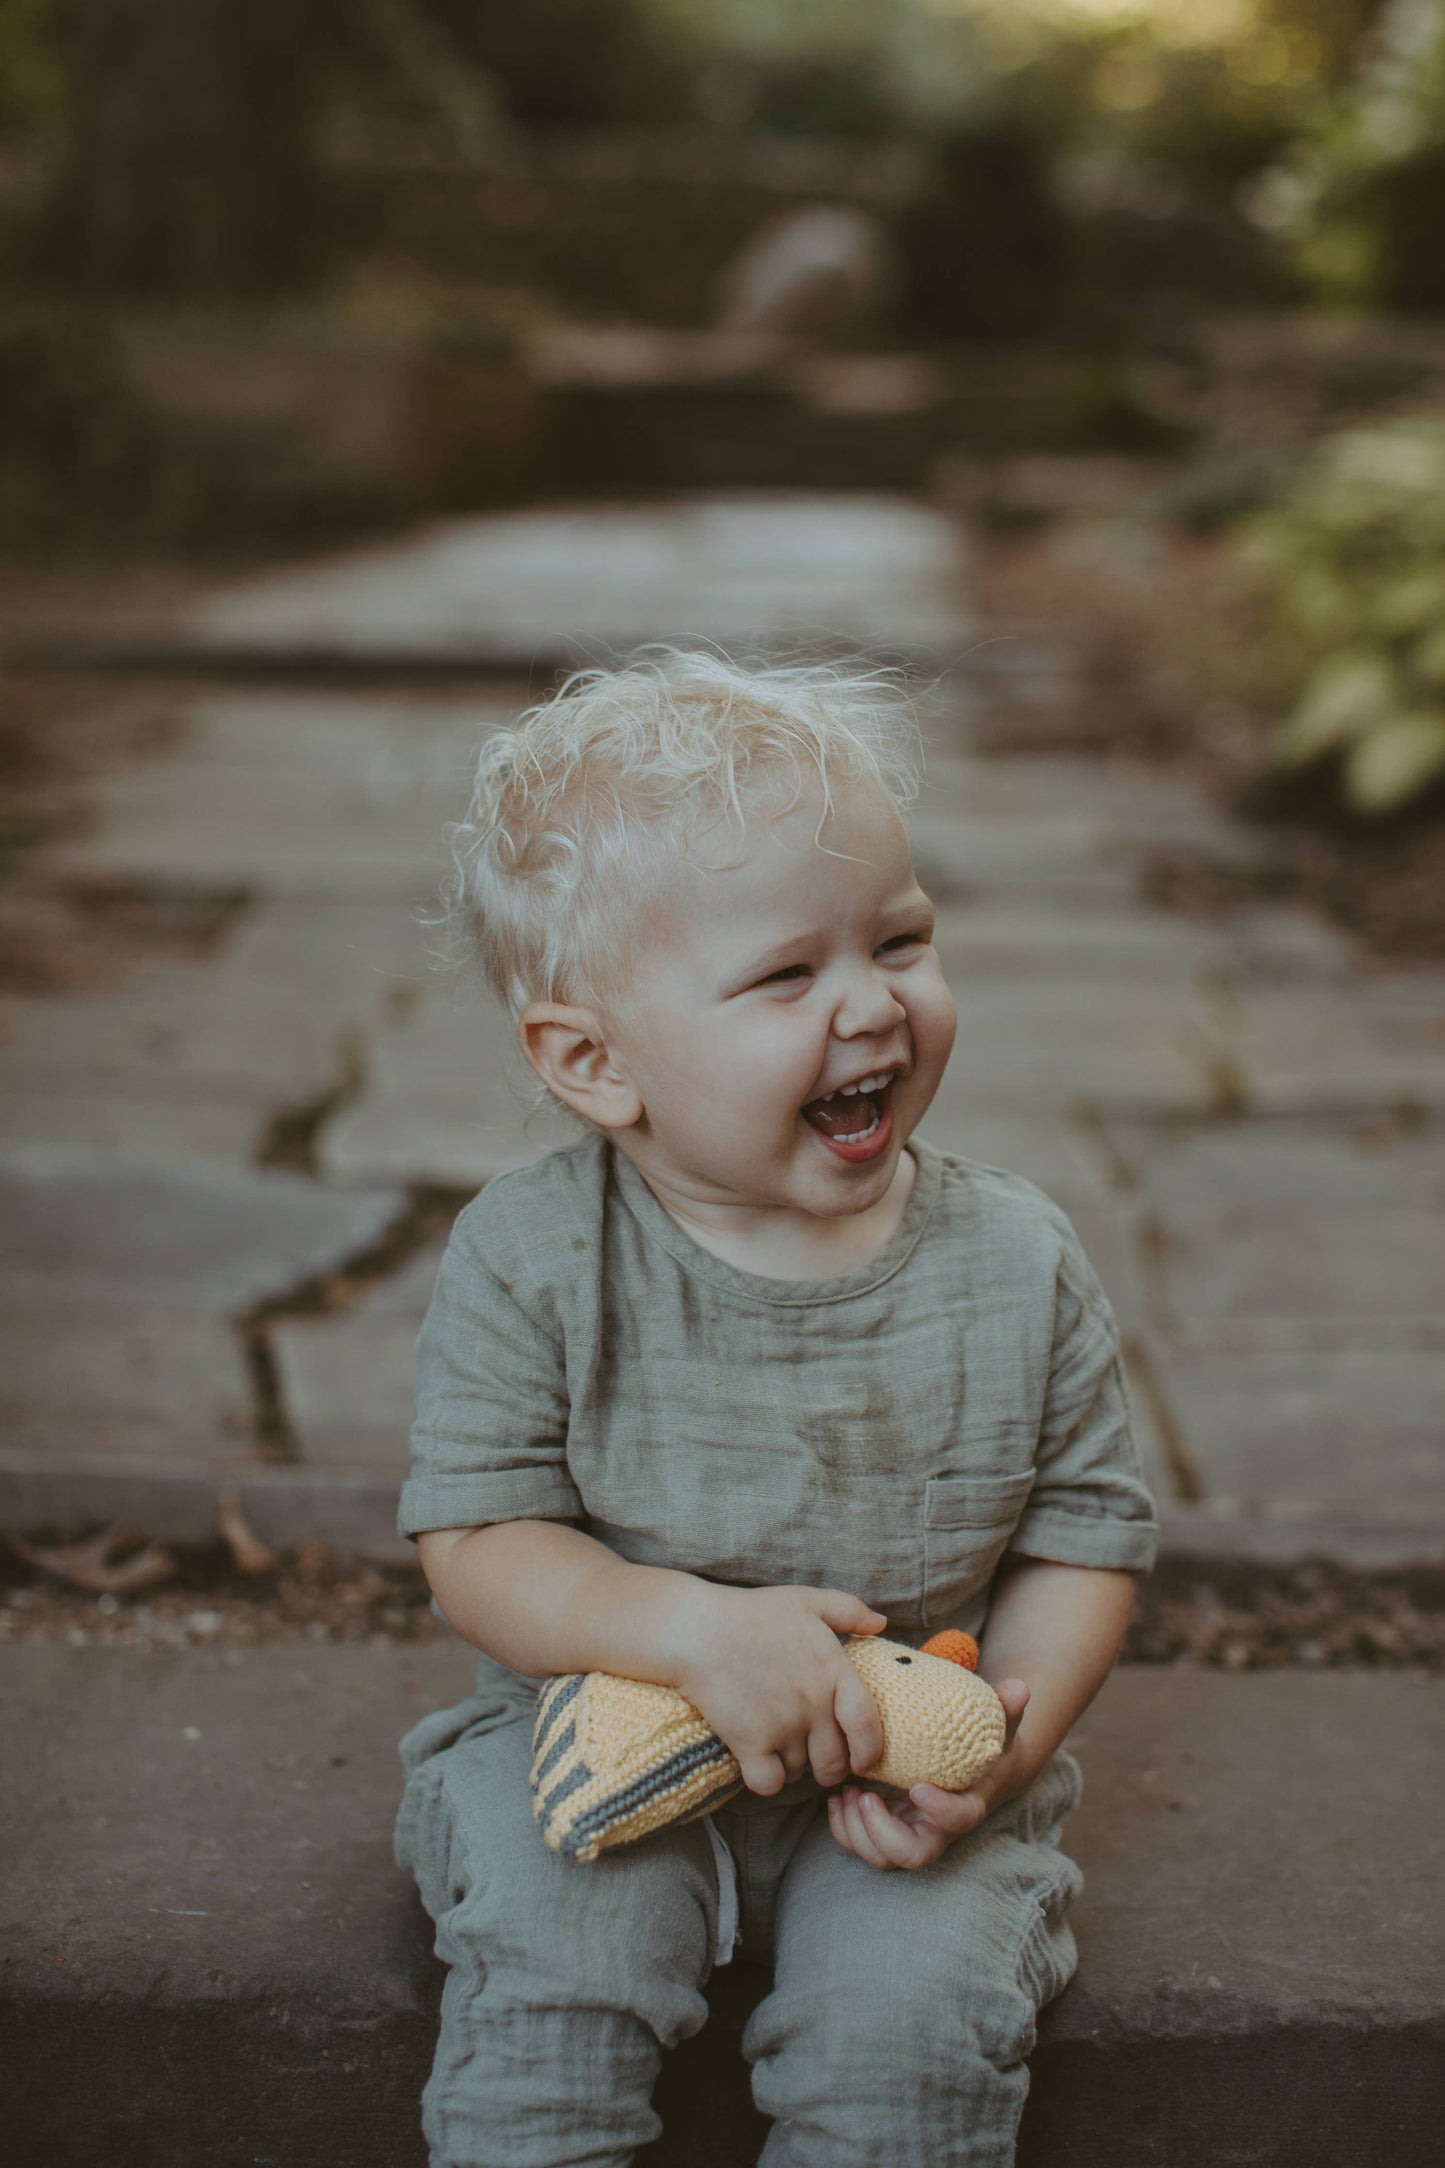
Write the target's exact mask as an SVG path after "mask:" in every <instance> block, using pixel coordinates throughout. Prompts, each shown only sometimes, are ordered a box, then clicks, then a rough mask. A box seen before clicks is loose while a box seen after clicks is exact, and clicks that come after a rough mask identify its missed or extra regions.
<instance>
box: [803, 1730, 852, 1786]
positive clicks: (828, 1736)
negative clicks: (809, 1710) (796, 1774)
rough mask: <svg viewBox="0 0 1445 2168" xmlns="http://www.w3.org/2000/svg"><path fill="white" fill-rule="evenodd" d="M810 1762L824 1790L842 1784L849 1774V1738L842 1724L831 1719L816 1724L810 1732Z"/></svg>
mask: <svg viewBox="0 0 1445 2168" xmlns="http://www.w3.org/2000/svg"><path fill="white" fill-rule="evenodd" d="M808 1762H809V1765H810V1766H811V1768H812V1771H813V1774H814V1776H815V1777H816V1778H817V1780H818V1782H819V1783H820V1784H821V1785H822V1787H823V1789H824V1791H827V1790H829V1789H830V1787H831V1786H833V1785H834V1784H841V1783H842V1781H843V1779H844V1777H845V1776H847V1774H848V1769H849V1766H850V1765H849V1761H848V1740H847V1736H846V1734H845V1733H844V1731H843V1730H842V1728H841V1726H839V1725H838V1724H836V1723H834V1722H832V1721H831V1720H829V1721H827V1722H824V1723H821V1724H815V1725H814V1726H813V1729H812V1730H811V1731H810V1732H809V1733H808Z"/></svg>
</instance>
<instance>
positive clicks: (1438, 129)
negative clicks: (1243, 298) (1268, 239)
mask: <svg viewBox="0 0 1445 2168" xmlns="http://www.w3.org/2000/svg"><path fill="white" fill-rule="evenodd" d="M1442 201H1445V0H1387V4H1386V6H1385V7H1384V9H1383V11H1382V13H1381V15H1380V18H1379V21H1378V23H1377V24H1376V25H1375V28H1374V30H1373V32H1372V34H1371V36H1370V37H1369V38H1368V39H1367V40H1366V41H1365V43H1364V46H1363V48H1362V56H1361V59H1360V62H1359V66H1358V68H1357V70H1356V72H1355V74H1354V76H1353V78H1352V80H1351V81H1350V82H1349V84H1348V86H1347V88H1346V89H1345V90H1344V91H1343V92H1342V93H1341V94H1339V95H1337V96H1335V97H1333V98H1329V99H1326V100H1324V101H1322V102H1321V103H1320V104H1319V105H1318V107H1317V108H1316V110H1315V112H1314V114H1313V115H1312V117H1311V118H1310V119H1309V120H1308V122H1307V123H1306V125H1305V126H1304V127H1303V129H1302V131H1301V133H1300V135H1299V138H1298V140H1297V141H1296V142H1295V143H1294V144H1293V146H1292V147H1291V149H1290V150H1289V151H1288V153H1287V154H1286V155H1285V156H1284V157H1283V158H1282V159H1281V160H1280V162H1279V164H1278V165H1277V166H1276V167H1275V168H1274V169H1273V170H1272V171H1271V172H1270V173H1268V174H1267V175H1266V176H1265V177H1264V179H1263V180H1262V182H1261V183H1260V186H1259V188H1258V191H1257V194H1256V199H1255V209H1256V211H1257V214H1258V216H1259V218H1260V220H1261V222H1262V223H1263V224H1264V225H1266V226H1267V227H1271V228H1272V229H1273V230H1274V231H1275V232H1276V234H1277V235H1278V236H1279V237H1280V238H1281V239H1282V240H1283V241H1284V243H1285V244H1286V246H1287V247H1288V249H1289V250H1290V252H1291V253H1292V255H1293V257H1294V260H1295V263H1296V264H1297V266H1298V268H1299V269H1300V271H1301V272H1302V273H1303V274H1304V276H1305V278H1306V279H1307V280H1308V281H1309V283H1310V284H1311V285H1312V286H1313V287H1314V288H1315V290H1316V291H1317V292H1319V293H1320V294H1321V295H1323V296H1324V298H1325V299H1327V300H1331V301H1336V302H1345V303H1348V304H1355V305H1359V304H1364V305H1366V306H1378V307H1385V308H1406V309H1410V308H1426V309H1429V308H1440V307H1445V249H1442V248H1441V245H1440V207H1441V203H1442Z"/></svg>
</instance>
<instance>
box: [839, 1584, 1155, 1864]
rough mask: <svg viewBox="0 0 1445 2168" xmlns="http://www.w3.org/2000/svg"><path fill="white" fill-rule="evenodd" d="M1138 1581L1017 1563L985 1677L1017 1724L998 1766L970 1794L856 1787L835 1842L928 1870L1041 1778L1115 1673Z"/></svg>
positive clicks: (1000, 1600) (850, 1789)
mask: <svg viewBox="0 0 1445 2168" xmlns="http://www.w3.org/2000/svg"><path fill="white" fill-rule="evenodd" d="M1135 1578H1136V1577H1135V1575H1134V1574H1132V1573H1116V1572H1111V1571H1106V1570H1104V1569H1102V1568H1100V1567H1097V1566H1061V1565H1056V1564H1054V1563H1053V1562H1052V1561H1050V1560H1046V1559H1036V1558H1015V1559H1013V1560H1012V1561H1011V1562H1010V1563H1009V1564H1008V1565H1007V1566H1006V1567H1005V1569H1004V1571H1003V1572H1002V1573H1001V1575H1000V1577H999V1579H998V1581H997V1583H996V1584H995V1588H994V1594H993V1601H992V1604H991V1606H990V1609H989V1616H988V1625H987V1627H986V1628H985V1630H984V1636H983V1639H982V1641H981V1643H980V1645H979V1662H978V1668H979V1671H980V1673H981V1675H982V1676H983V1677H984V1678H986V1679H987V1680H988V1681H989V1683H990V1684H991V1685H992V1686H993V1687H994V1689H995V1691H996V1692H997V1694H998V1696H999V1699H1000V1700H1001V1701H1002V1702H1003V1705H1004V1708H1005V1711H1006V1712H1007V1715H1008V1719H1009V1728H1008V1735H1007V1743H1006V1745H1005V1747H1004V1751H1003V1753H1002V1755H1001V1756H1000V1758H999V1760H998V1761H996V1762H995V1763H994V1765H993V1767H992V1769H990V1770H989V1772H988V1774H987V1776H985V1777H981V1778H980V1779H979V1782H978V1783H977V1784H976V1785H975V1786H974V1787H973V1789H972V1790H971V1791H967V1792H945V1791H940V1790H939V1788H938V1786H937V1785H934V1784H917V1785H915V1786H914V1788H913V1790H912V1792H911V1793H910V1794H909V1796H908V1799H907V1800H906V1801H902V1802H894V1803H892V1804H890V1803H889V1802H888V1801H886V1800H885V1799H884V1798H883V1796H882V1794H881V1793H879V1792H868V1791H860V1789H859V1787H857V1786H856V1785H849V1786H847V1787H846V1788H845V1790H844V1791H843V1792H842V1793H841V1794H835V1795H834V1797H833V1798H832V1799H830V1800H829V1802H828V1820H829V1826H830V1828H831V1830H832V1833H833V1836H834V1837H835V1839H836V1840H837V1842H838V1843H839V1844H840V1845H842V1847H843V1849H844V1851H846V1852H854V1853H856V1854H857V1856H858V1857H859V1859H862V1860H866V1861H867V1863H868V1865H869V1866H870V1867H879V1868H887V1867H926V1866H928V1865H930V1864H931V1862H932V1861H933V1860H935V1859H937V1858H938V1857H939V1856H940V1854H942V1853H943V1852H945V1851H947V1849H948V1847H949V1845H950V1844H952V1843H953V1842H954V1841H955V1840H956V1839H957V1838H959V1837H964V1836H967V1835H968V1833H969V1831H970V1830H972V1829H976V1828H977V1827H978V1825H979V1823H980V1822H981V1821H982V1820H983V1819H984V1817H985V1815H987V1814H989V1813H991V1812H992V1810H993V1808H995V1807H997V1806H1001V1805H1002V1804H1003V1802H1004V1801H1005V1800H1006V1799H1012V1798H1013V1797H1014V1795H1015V1794H1016V1793H1018V1792H1021V1791H1022V1790H1023V1788H1024V1786H1025V1785H1026V1784H1028V1783H1029V1782H1031V1780H1032V1779H1033V1778H1034V1777H1035V1776H1037V1774H1038V1772H1039V1770H1040V1769H1042V1768H1043V1766H1044V1763H1045V1762H1046V1761H1047V1760H1048V1758H1049V1756H1050V1755H1051V1754H1052V1753H1053V1751H1054V1749H1055V1748H1056V1747H1057V1746H1058V1745H1060V1743H1061V1742H1062V1740H1063V1739H1064V1737H1065V1735H1066V1734H1067V1732H1068V1731H1069V1729H1070V1727H1071V1726H1072V1725H1073V1724H1074V1723H1075V1721H1076V1720H1077V1718H1078V1717H1079V1716H1080V1715H1082V1713H1083V1711H1084V1710H1085V1709H1086V1708H1087V1707H1088V1705H1089V1703H1090V1702H1091V1701H1092V1700H1093V1698H1094V1696H1095V1694H1096V1693H1097V1692H1098V1691H1099V1688H1100V1687H1101V1686H1102V1685H1103V1683H1104V1681H1105V1679H1106V1678H1107V1677H1108V1676H1109V1673H1110V1671H1111V1670H1112V1669H1113V1666H1114V1661H1115V1658H1116V1657H1117V1656H1118V1653H1119V1650H1120V1648H1121V1646H1122V1644H1123V1640H1124V1634H1125V1630H1126V1629H1127V1627H1128V1624H1129V1614H1130V1612H1131V1611H1132V1609H1133V1606H1134V1589H1135Z"/></svg>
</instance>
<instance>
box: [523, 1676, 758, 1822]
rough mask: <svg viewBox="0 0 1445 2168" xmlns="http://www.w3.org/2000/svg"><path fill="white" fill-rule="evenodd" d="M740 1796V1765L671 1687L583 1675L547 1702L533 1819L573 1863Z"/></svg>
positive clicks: (558, 1685) (551, 1692) (539, 1736)
mask: <svg viewBox="0 0 1445 2168" xmlns="http://www.w3.org/2000/svg"><path fill="white" fill-rule="evenodd" d="M741 1788H742V1772H741V1771H740V1770H739V1768H738V1765H737V1762H736V1760H735V1759H734V1757H733V1756H732V1755H731V1754H730V1753H729V1752H728V1750H727V1748H726V1747H725V1746H724V1745H723V1743H722V1741H721V1739H719V1737H718V1736H717V1733H716V1732H714V1731H710V1730H709V1729H708V1726H707V1724H706V1723H705V1722H704V1720H703V1719H702V1717H701V1716H699V1714H698V1712H697V1710H696V1709H695V1708H694V1707H693V1706H692V1703H691V1702H690V1701H685V1700H684V1699H683V1697H682V1695H681V1694H679V1693H676V1692H675V1691H674V1690H673V1688H672V1687H670V1686H650V1685H647V1684H645V1683H644V1682H643V1681H641V1680H638V1679H618V1678H613V1677H612V1676H611V1675H610V1674H609V1673H607V1672H603V1671H592V1672H586V1673H582V1672H574V1673H570V1674H569V1675H567V1676H565V1677H563V1678H557V1679H549V1680H548V1682H547V1684H546V1685H545V1686H544V1687H543V1689H542V1691H541V1694H540V1695H539V1696H538V1699H537V1721H536V1725H535V1728H534V1730H533V1733H532V1812H533V1814H534V1815H535V1816H536V1818H537V1820H538V1821H539V1822H540V1824H541V1827H542V1836H543V1839H544V1841H545V1842H546V1844H547V1846H548V1849H549V1850H551V1851H553V1852H559V1853H561V1855H562V1856H563V1858H565V1859H579V1860H592V1859H596V1857H597V1855H598V1853H599V1852H605V1851H609V1850H610V1849H611V1848H612V1846H613V1845H617V1844H631V1843H633V1842H634V1841H635V1840H636V1839H637V1838H638V1837H646V1836H648V1835H650V1834H651V1832H652V1831H653V1830H656V1829H670V1828H673V1827H674V1826H676V1825H677V1824H678V1823H681V1822H690V1821H694V1820H696V1818H697V1816H698V1815H700V1814H706V1813H708V1812H709V1811H710V1810H711V1809H712V1808H713V1807H718V1806H721V1805H722V1803H723V1801H724V1800H726V1799H730V1798H731V1797H732V1796H733V1794H734V1793H735V1792H737V1791H739V1790H741Z"/></svg>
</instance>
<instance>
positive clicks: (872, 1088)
mask: <svg viewBox="0 0 1445 2168" xmlns="http://www.w3.org/2000/svg"><path fill="white" fill-rule="evenodd" d="M892 1073H893V1072H892V1070H891V1069H884V1070H881V1071H880V1072H879V1074H878V1075H877V1076H860V1077H859V1079H858V1081H857V1083H856V1084H840V1085H839V1087H838V1090H837V1091H835V1092H824V1094H823V1104H824V1106H826V1105H827V1104H828V1101H829V1100H830V1099H836V1098H838V1097H839V1095H840V1094H841V1096H842V1097H843V1098H844V1099H851V1098H852V1097H853V1095H854V1093H855V1092H880V1091H882V1089H883V1087H884V1085H885V1084H886V1083H887V1082H888V1079H889V1077H890V1076H891V1075H892Z"/></svg>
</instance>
